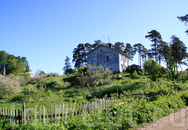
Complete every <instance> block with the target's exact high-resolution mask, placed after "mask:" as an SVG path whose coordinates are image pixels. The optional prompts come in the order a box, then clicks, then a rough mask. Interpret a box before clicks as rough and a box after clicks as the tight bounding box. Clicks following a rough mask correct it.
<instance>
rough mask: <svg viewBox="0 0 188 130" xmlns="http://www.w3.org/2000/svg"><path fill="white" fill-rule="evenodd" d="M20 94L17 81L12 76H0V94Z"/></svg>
mask: <svg viewBox="0 0 188 130" xmlns="http://www.w3.org/2000/svg"><path fill="white" fill-rule="evenodd" d="M19 92H20V83H19V80H16V78H15V77H13V75H8V76H3V75H0V94H1V95H5V94H11V93H19Z"/></svg>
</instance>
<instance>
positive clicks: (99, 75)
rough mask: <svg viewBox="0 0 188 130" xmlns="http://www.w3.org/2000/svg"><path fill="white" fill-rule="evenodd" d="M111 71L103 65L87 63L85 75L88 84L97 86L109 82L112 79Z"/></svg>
mask: <svg viewBox="0 0 188 130" xmlns="http://www.w3.org/2000/svg"><path fill="white" fill-rule="evenodd" d="M111 74H112V71H111V70H110V69H109V68H105V67H104V66H102V65H100V66H91V65H88V69H87V76H88V84H89V86H99V85H105V84H110V83H111V79H112V76H111Z"/></svg>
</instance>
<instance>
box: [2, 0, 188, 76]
mask: <svg viewBox="0 0 188 130" xmlns="http://www.w3.org/2000/svg"><path fill="white" fill-rule="evenodd" d="M187 5H188V1H186V0H155V1H153V0H116V1H115V0H53V1H52V0H0V45H1V48H0V51H1V50H4V51H6V52H7V53H9V54H13V55H15V56H24V57H27V60H28V61H29V65H30V69H31V70H32V72H31V73H33V74H35V73H36V70H43V71H45V72H46V73H50V72H56V73H60V74H63V71H62V67H63V66H64V60H65V58H66V56H69V57H70V58H71V60H72V55H73V53H72V52H73V49H74V48H76V47H77V45H78V44H79V43H87V42H89V43H91V44H93V43H94V40H99V39H100V40H101V41H102V42H108V37H109V40H110V42H111V43H113V44H114V43H115V42H124V43H130V44H131V45H134V44H136V43H142V44H143V45H144V46H145V47H146V48H148V49H149V48H150V44H151V42H150V41H149V40H148V39H146V38H145V35H147V34H148V33H147V32H149V31H151V30H153V29H155V30H157V31H158V32H160V34H161V36H162V38H163V40H164V41H166V42H170V37H171V36H172V35H176V36H177V37H179V38H180V40H182V41H183V42H184V44H185V45H186V46H187V47H188V35H186V34H185V31H186V30H187V28H188V26H185V24H184V23H182V22H181V21H179V20H178V19H177V16H184V15H186V14H188V10H187ZM137 61H138V58H137V55H136V56H135V57H134V60H133V61H132V62H131V63H132V64H133V63H137ZM73 66H74V65H73V64H72V67H73Z"/></svg>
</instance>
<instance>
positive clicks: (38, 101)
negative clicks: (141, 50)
mask: <svg viewBox="0 0 188 130" xmlns="http://www.w3.org/2000/svg"><path fill="white" fill-rule="evenodd" d="M183 74H184V75H183ZM183 74H182V76H184V79H185V76H187V72H184V73H183ZM120 75H121V76H120ZM79 76H80V75H79V74H78V73H77V72H76V73H73V74H69V75H63V76H51V77H50V76H49V77H44V78H37V79H31V80H30V81H28V82H27V84H26V85H22V86H21V91H20V93H16V94H11V95H10V94H9V95H2V94H1V99H0V108H7V109H8V108H12V107H14V109H22V105H21V104H22V101H24V102H25V104H26V108H31V107H34V106H37V107H38V106H43V105H45V106H47V105H50V104H53V105H55V104H57V105H58V104H62V103H71V102H72V103H80V102H90V101H94V100H97V99H102V98H111V99H112V100H114V99H116V102H117V103H120V102H121V105H117V104H116V105H115V106H109V107H108V108H107V109H106V110H102V111H100V112H99V113H100V117H99V115H98V114H99V113H98V114H96V113H89V114H88V116H87V118H86V119H85V121H87V122H88V123H89V124H88V123H87V124H85V123H84V122H80V120H82V118H83V117H82V116H81V115H79V116H77V117H72V118H71V119H70V122H64V123H63V122H62V123H60V124H61V126H62V125H63V129H99V128H100V129H130V128H137V127H140V126H143V125H145V124H148V123H150V122H152V121H155V120H157V119H159V118H160V117H163V116H165V115H168V114H169V113H171V112H174V111H176V110H179V109H180V108H184V107H185V106H186V105H187V104H188V82H187V80H177V81H176V80H174V81H171V80H169V79H168V78H166V77H165V75H164V76H163V77H161V78H158V79H157V80H156V81H152V80H151V79H150V78H149V75H143V74H142V75H138V74H136V73H133V74H130V73H126V72H122V73H120V74H116V75H112V77H111V83H110V84H106V85H99V86H88V87H85V86H81V85H78V83H77V80H78V77H79ZM82 76H83V75H82ZM83 77H84V76H83ZM66 84H67V85H66ZM106 114H107V115H106ZM93 122H95V123H94V124H93ZM4 123H5V122H2V121H1V124H4ZM32 126H33V127H34V124H33V125H32V124H30V127H31V129H32ZM1 127H3V126H2V125H0V128H1ZM11 127H13V125H11ZM14 127H15V126H14ZM17 127H18V126H17ZM22 127H27V125H26V126H22ZM40 127H41V128H44V129H51V128H52V127H53V126H50V125H47V126H43V125H40ZM54 127H57V128H59V129H60V125H58V124H56V125H55V126H54ZM33 129H34V128H33ZM36 129H38V127H37V128H36Z"/></svg>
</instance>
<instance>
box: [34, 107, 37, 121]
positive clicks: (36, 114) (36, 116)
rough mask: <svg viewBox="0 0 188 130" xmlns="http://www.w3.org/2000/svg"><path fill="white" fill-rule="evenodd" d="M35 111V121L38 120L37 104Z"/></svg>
mask: <svg viewBox="0 0 188 130" xmlns="http://www.w3.org/2000/svg"><path fill="white" fill-rule="evenodd" d="M34 109H35V110H34V111H35V121H36V120H37V112H36V106H35V107H34Z"/></svg>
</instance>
